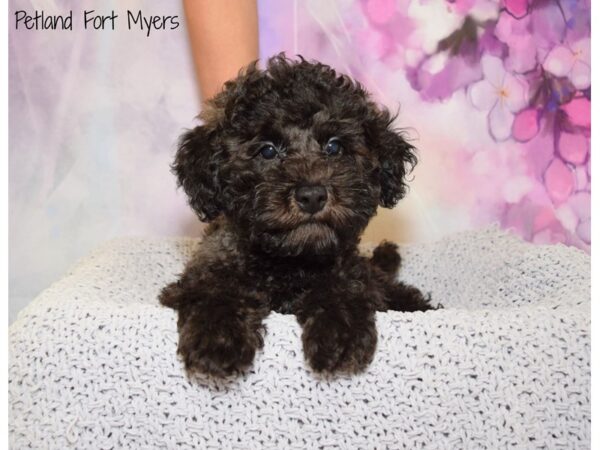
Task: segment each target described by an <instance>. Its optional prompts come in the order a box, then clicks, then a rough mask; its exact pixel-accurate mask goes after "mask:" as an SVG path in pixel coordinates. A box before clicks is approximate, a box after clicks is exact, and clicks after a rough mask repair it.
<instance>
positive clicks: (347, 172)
mask: <svg viewBox="0 0 600 450" xmlns="http://www.w3.org/2000/svg"><path fill="white" fill-rule="evenodd" d="M202 118H203V119H204V122H205V123H204V125H203V126H201V127H197V128H196V129H194V130H191V131H189V132H188V133H186V134H185V135H184V136H183V137H182V140H181V143H180V147H179V149H178V152H177V156H176V160H175V164H174V166H173V167H174V170H175V172H176V174H177V176H178V178H179V182H180V184H181V185H182V186H183V187H184V189H185V191H186V192H187V194H188V196H189V198H190V204H191V205H192V207H193V208H194V209H195V210H196V212H197V213H198V215H199V217H200V218H201V219H202V220H206V221H210V220H212V219H213V218H215V217H217V216H218V215H220V214H224V215H225V216H226V217H227V218H228V219H229V220H231V221H232V222H233V223H234V224H235V225H236V226H237V230H238V232H239V233H240V234H241V235H243V237H244V238H245V239H247V240H249V241H250V243H251V244H252V245H255V246H259V247H260V248H261V249H262V250H264V251H267V252H269V253H272V254H277V255H285V256H292V255H301V254H304V255H323V254H331V253H333V252H335V251H337V250H339V249H340V248H341V247H346V246H353V245H356V243H357V241H358V238H359V236H360V233H361V232H362V231H363V229H364V228H365V227H366V225H367V223H368V222H369V219H370V218H371V217H372V216H373V215H374V214H375V211H376V209H377V206H378V205H379V204H381V205H383V206H387V207H391V206H393V205H394V204H395V203H396V201H397V200H399V199H400V198H401V197H402V196H403V195H404V191H405V184H404V176H405V170H406V168H407V166H410V165H413V164H414V162H415V157H414V154H413V148H412V146H410V145H409V144H407V143H406V142H405V141H404V139H403V138H402V137H401V136H400V135H399V134H397V133H396V132H394V131H393V130H391V129H390V128H389V127H390V123H391V118H390V115H389V113H388V112H387V111H386V110H382V109H379V108H378V107H377V106H376V105H375V104H373V103H372V102H371V101H370V100H369V98H368V95H367V94H366V93H365V92H364V91H363V89H362V88H361V87H360V86H359V85H358V84H357V83H355V82H353V81H352V80H350V79H349V78H347V77H344V76H338V75H337V74H336V73H335V72H334V71H333V70H332V69H330V68H329V67H327V66H324V65H321V64H314V63H308V62H305V61H300V62H292V61H289V60H287V59H285V58H283V57H277V58H274V59H271V60H270V61H269V64H268V67H267V69H266V70H265V71H260V70H257V69H256V68H255V67H254V66H251V67H249V68H248V69H247V71H246V72H245V73H244V74H243V75H241V76H240V77H238V78H237V79H236V80H233V81H231V82H229V83H227V84H226V86H225V89H224V91H223V92H222V93H221V94H219V95H218V96H217V97H215V99H213V100H212V101H211V102H210V103H209V104H208V105H207V107H206V108H205V110H204V112H203V114H202Z"/></svg>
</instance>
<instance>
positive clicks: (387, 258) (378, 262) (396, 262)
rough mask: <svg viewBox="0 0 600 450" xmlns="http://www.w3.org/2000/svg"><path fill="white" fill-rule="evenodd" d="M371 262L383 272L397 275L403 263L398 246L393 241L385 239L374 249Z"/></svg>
mask: <svg viewBox="0 0 600 450" xmlns="http://www.w3.org/2000/svg"><path fill="white" fill-rule="evenodd" d="M371 263H372V264H373V265H375V266H377V267H379V268H380V269H381V270H382V271H383V272H385V273H387V274H389V275H392V276H395V275H396V273H397V272H398V270H399V269H400V263H401V258H400V253H399V252H398V246H397V245H396V244H394V243H392V242H388V241H383V242H382V243H381V244H379V245H378V246H377V247H376V248H375V250H373V256H371Z"/></svg>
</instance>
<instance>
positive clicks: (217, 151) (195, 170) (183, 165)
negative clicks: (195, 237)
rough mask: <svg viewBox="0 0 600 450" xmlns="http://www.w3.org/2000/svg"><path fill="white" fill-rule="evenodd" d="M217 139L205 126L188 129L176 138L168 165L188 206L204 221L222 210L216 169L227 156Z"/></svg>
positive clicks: (212, 131)
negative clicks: (174, 147) (176, 146)
mask: <svg viewBox="0 0 600 450" xmlns="http://www.w3.org/2000/svg"><path fill="white" fill-rule="evenodd" d="M217 141H218V139H217V136H216V131H214V129H209V128H208V127H207V126H206V125H205V126H198V127H196V128H194V129H193V130H189V131H187V132H186V133H185V134H183V135H182V136H181V138H180V140H179V147H178V149H177V153H176V154H175V161H174V162H173V165H172V166H171V169H172V170H173V173H174V174H175V175H176V176H177V181H178V184H179V186H181V187H183V190H184V191H185V193H186V194H187V195H188V202H189V204H190V206H191V207H192V208H193V209H194V211H196V214H198V217H199V218H200V220H202V221H203V222H209V221H211V220H213V219H214V218H215V217H217V216H218V215H219V214H220V213H221V211H222V210H223V206H222V201H221V191H222V186H221V182H220V179H219V168H220V167H221V166H222V164H223V163H224V162H225V160H226V156H225V150H224V149H223V146H221V145H218V142H217Z"/></svg>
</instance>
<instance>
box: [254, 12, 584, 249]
mask: <svg viewBox="0 0 600 450" xmlns="http://www.w3.org/2000/svg"><path fill="white" fill-rule="evenodd" d="M590 3H591V2H590V0H560V1H559V0H454V1H451V0H339V1H332V2H319V1H317V0H307V1H306V2H299V1H293V2H275V1H272V0H271V1H263V2H262V4H261V12H262V20H261V32H262V37H261V38H262V46H261V47H262V53H263V56H267V55H271V54H273V53H276V52H277V51H280V50H285V51H286V52H287V53H289V54H297V53H300V54H302V55H304V56H306V57H309V58H315V59H318V60H321V61H324V62H327V63H329V64H332V65H333V66H335V67H336V68H338V69H339V70H341V71H344V72H346V73H349V74H351V75H353V76H354V77H355V78H357V79H359V80H360V81H361V82H362V83H363V84H364V85H365V86H366V87H367V88H368V89H370V90H371V91H372V92H373V94H374V95H375V97H376V98H377V99H378V100H379V101H381V102H382V103H384V104H386V105H387V106H388V107H390V108H392V109H397V108H398V105H400V115H399V118H398V125H399V126H400V127H409V128H408V130H409V132H410V131H411V130H413V129H414V133H412V134H413V135H415V136H417V139H416V145H417V147H418V148H419V149H420V150H421V161H422V162H421V165H420V166H419V168H418V170H417V172H416V178H415V181H414V183H413V190H412V191H411V196H412V195H415V194H416V195H417V197H420V199H421V201H420V202H419V203H420V220H421V221H422V223H423V226H421V227H419V226H416V227H413V228H416V229H417V231H415V232H413V235H416V236H417V238H422V237H423V236H421V233H419V231H418V230H419V229H420V230H424V232H423V233H422V234H423V235H425V234H427V235H429V236H431V235H432V226H433V228H434V229H435V230H439V229H444V231H448V229H460V228H466V227H476V226H480V225H484V224H488V223H493V222H496V223H499V224H500V226H502V227H503V228H506V229H511V230H513V231H515V232H516V233H518V234H519V235H521V236H522V237H523V238H525V239H527V240H529V241H533V242H536V243H556V242H562V243H565V244H568V245H574V246H577V247H579V248H582V249H585V250H587V251H589V249H590V100H591V86H590ZM283 17H286V18H287V17H292V18H293V19H292V20H281V18H283ZM409 134H410V133H409ZM411 196H409V197H408V198H407V200H406V201H408V202H411V201H412V200H411V199H410V197H411ZM453 210H454V211H453ZM432 224H433V225H432ZM433 234H435V233H433Z"/></svg>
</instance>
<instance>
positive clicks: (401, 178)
mask: <svg viewBox="0 0 600 450" xmlns="http://www.w3.org/2000/svg"><path fill="white" fill-rule="evenodd" d="M393 121H394V117H392V116H391V115H390V113H389V111H387V110H386V109H383V110H378V109H376V110H374V111H372V116H371V120H368V121H367V123H366V130H365V131H366V137H367V143H368V145H369V148H370V149H371V150H372V151H374V152H375V154H376V155H377V157H378V159H379V165H380V172H379V183H380V185H381V196H380V198H379V204H380V205H381V206H384V207H386V208H391V207H393V206H394V205H395V204H396V203H398V200H400V199H401V198H402V197H404V195H405V194H406V188H407V186H406V180H405V177H406V175H407V174H408V173H410V172H411V171H412V169H413V167H414V166H415V164H416V163H417V156H416V155H415V148H414V147H413V146H412V145H410V144H409V143H408V142H406V141H405V140H404V138H403V137H402V135H401V134H400V132H398V131H395V130H394V129H393V128H392V122H393Z"/></svg>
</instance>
